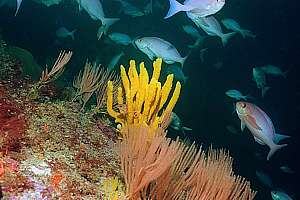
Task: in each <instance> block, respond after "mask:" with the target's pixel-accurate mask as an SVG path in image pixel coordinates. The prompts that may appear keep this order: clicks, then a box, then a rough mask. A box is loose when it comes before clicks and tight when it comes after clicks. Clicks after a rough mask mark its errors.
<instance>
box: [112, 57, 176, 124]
mask: <svg viewBox="0 0 300 200" xmlns="http://www.w3.org/2000/svg"><path fill="white" fill-rule="evenodd" d="M161 64H162V59H160V58H159V59H157V60H155V61H154V62H153V74H152V77H151V79H150V81H149V75H148V72H147V70H146V68H145V66H144V63H143V62H142V63H141V64H140V69H139V71H140V72H139V73H138V71H137V67H136V64H135V61H134V60H131V61H130V67H129V70H128V73H126V71H125V67H124V66H122V65H121V67H120V68H121V79H122V83H123V88H122V87H119V88H118V94H117V101H118V106H119V112H118V111H115V110H114V109H113V104H114V101H113V91H114V87H113V83H112V82H111V81H109V82H108V90H107V96H108V97H107V111H108V114H110V115H111V116H112V117H114V118H115V119H116V122H117V123H120V124H121V125H122V126H124V125H128V124H135V125H142V124H143V125H146V126H148V127H150V128H151V129H152V130H155V129H157V128H158V127H160V126H164V127H166V126H167V125H165V124H168V119H169V118H170V113H171V112H172V110H173V108H174V106H175V104H176V102H177V100H178V98H179V94H180V90H181V84H180V82H177V83H176V86H175V89H174V92H173V94H172V96H171V98H170V100H169V103H168V104H167V106H166V107H164V106H165V104H166V102H167V100H168V98H169V95H170V93H171V90H172V82H173V78H174V75H173V74H170V75H168V76H167V79H166V82H165V83H164V84H163V85H162V84H161V83H160V82H159V76H160V71H161ZM123 89H124V91H125V94H123ZM123 96H124V97H125V98H124V97H123ZM124 100H125V101H124Z"/></svg>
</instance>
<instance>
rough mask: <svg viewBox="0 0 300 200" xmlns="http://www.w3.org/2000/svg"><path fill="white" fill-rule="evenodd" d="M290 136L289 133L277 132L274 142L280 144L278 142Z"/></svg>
mask: <svg viewBox="0 0 300 200" xmlns="http://www.w3.org/2000/svg"><path fill="white" fill-rule="evenodd" d="M290 137H291V136H289V135H281V134H278V133H276V134H275V139H274V142H275V143H276V144H278V142H280V141H281V140H284V139H286V138H290Z"/></svg>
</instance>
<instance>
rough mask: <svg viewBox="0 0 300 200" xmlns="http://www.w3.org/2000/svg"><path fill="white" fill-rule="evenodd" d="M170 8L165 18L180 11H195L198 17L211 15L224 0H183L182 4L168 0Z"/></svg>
mask: <svg viewBox="0 0 300 200" xmlns="http://www.w3.org/2000/svg"><path fill="white" fill-rule="evenodd" d="M169 2H170V8H169V11H168V13H167V15H166V16H165V17H164V18H165V19H167V18H169V17H172V16H173V15H175V14H176V13H178V12H180V11H185V12H187V11H189V12H195V13H197V15H198V16H199V17H206V16H209V15H213V14H215V13H217V12H218V11H220V10H221V9H222V8H223V6H224V5H225V0H185V1H184V2H183V4H181V3H179V2H178V1H176V0H169Z"/></svg>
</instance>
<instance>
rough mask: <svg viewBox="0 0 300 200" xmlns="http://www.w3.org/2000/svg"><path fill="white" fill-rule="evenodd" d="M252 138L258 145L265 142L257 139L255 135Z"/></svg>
mask: <svg viewBox="0 0 300 200" xmlns="http://www.w3.org/2000/svg"><path fill="white" fill-rule="evenodd" d="M254 140H255V142H257V143H258V144H260V145H265V143H264V142H263V141H261V140H260V139H258V138H257V137H255V136H254Z"/></svg>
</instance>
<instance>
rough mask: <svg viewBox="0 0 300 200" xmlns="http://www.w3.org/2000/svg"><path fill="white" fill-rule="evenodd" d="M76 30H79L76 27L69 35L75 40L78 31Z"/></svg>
mask: <svg viewBox="0 0 300 200" xmlns="http://www.w3.org/2000/svg"><path fill="white" fill-rule="evenodd" d="M76 31H77V29H74V30H73V31H72V32H71V33H70V34H69V36H70V37H71V38H72V40H74V39H75V35H74V34H75V33H76Z"/></svg>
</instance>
